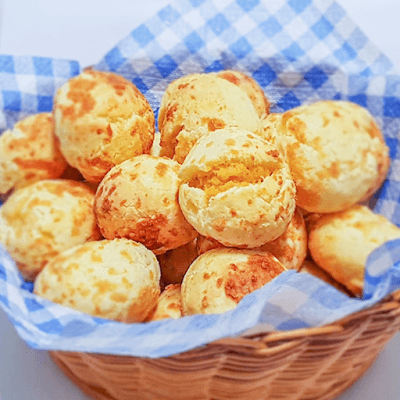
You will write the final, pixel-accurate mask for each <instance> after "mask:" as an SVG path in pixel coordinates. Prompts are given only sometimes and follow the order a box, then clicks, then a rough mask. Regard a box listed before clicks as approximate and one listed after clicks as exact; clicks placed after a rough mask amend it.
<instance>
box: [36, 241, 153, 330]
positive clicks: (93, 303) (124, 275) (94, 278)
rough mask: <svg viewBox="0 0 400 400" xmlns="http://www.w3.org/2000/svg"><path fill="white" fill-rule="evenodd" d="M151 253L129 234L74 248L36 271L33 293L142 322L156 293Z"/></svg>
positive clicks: (92, 312)
mask: <svg viewBox="0 0 400 400" xmlns="http://www.w3.org/2000/svg"><path fill="white" fill-rule="evenodd" d="M159 280H160V268H159V266H158V262H157V259H156V257H155V256H154V254H153V253H152V252H151V251H150V250H148V249H146V247H144V246H143V245H142V244H140V243H136V242H134V241H132V240H127V239H115V240H101V241H97V242H88V243H85V244H82V245H79V246H76V247H73V248H71V249H69V250H67V251H65V252H63V253H62V254H60V255H59V256H57V257H55V258H53V259H52V260H51V261H50V262H49V263H48V264H47V265H46V266H45V268H44V269H43V270H42V272H41V273H40V274H39V275H38V277H37V279H36V281H35V285H34V293H36V294H37V295H39V296H42V297H45V298H46V299H48V300H50V301H53V302H54V303H58V304H61V305H63V306H66V307H70V308H73V309H75V310H78V311H81V312H84V313H86V314H90V315H93V316H96V317H103V318H108V319H112V320H115V321H121V322H129V323H131V322H142V321H144V319H145V318H146V317H147V316H148V314H149V313H150V312H151V310H152V309H153V308H154V306H155V305H156V303H157V299H158V296H159V295H160V285H159Z"/></svg>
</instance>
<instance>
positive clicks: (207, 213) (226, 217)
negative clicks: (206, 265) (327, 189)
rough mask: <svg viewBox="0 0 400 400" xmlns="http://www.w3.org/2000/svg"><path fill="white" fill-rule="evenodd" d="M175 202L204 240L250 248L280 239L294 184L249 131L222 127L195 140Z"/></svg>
mask: <svg viewBox="0 0 400 400" xmlns="http://www.w3.org/2000/svg"><path fill="white" fill-rule="evenodd" d="M179 177H180V178H181V179H182V184H181V186H180V188H179V203H180V206H181V209H182V212H183V214H184V215H185V217H186V219H187V220H188V221H189V222H190V224H191V225H193V226H194V227H195V228H196V230H197V231H198V232H199V233H200V234H201V235H203V236H207V237H211V238H213V239H215V240H217V241H218V242H220V243H222V244H223V245H225V246H230V247H243V248H247V247H249V248H253V247H258V246H261V245H263V244H264V243H266V242H268V241H271V240H274V239H276V238H277V237H279V236H280V235H282V234H283V233H284V232H285V230H286V228H287V226H288V224H289V222H290V220H291V219H292V216H293V213H294V209H295V186H294V183H293V180H292V178H291V175H290V171H289V168H288V165H287V163H286V162H285V160H284V159H283V158H282V156H281V155H280V153H279V151H278V150H277V149H276V147H275V146H273V145H271V144H269V143H267V142H266V141H264V140H262V139H261V138H259V137H258V136H256V135H254V134H253V133H251V132H249V131H245V130H239V129H234V128H230V129H221V130H220V131H219V132H218V135H213V134H212V133H211V134H207V135H205V136H203V137H202V138H200V139H199V141H198V142H197V143H196V145H195V146H194V147H193V149H192V150H191V151H190V153H189V155H188V156H187V157H186V160H185V162H184V163H183V164H182V166H181V169H180V170H179Z"/></svg>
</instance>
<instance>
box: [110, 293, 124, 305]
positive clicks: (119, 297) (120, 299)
mask: <svg viewBox="0 0 400 400" xmlns="http://www.w3.org/2000/svg"><path fill="white" fill-rule="evenodd" d="M110 299H111V300H113V301H115V302H116V303H125V302H126V301H127V300H128V296H127V295H125V294H122V293H112V294H111V296H110Z"/></svg>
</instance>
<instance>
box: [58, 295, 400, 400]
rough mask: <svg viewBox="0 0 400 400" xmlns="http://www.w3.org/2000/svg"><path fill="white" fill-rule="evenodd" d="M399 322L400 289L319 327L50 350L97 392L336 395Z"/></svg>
mask: <svg viewBox="0 0 400 400" xmlns="http://www.w3.org/2000/svg"><path fill="white" fill-rule="evenodd" d="M399 330H400V290H399V291H397V292H395V293H393V294H392V295H390V296H388V297H386V298H385V299H384V300H383V301H381V302H380V303H378V304H376V305H375V306H373V307H370V308H368V309H366V310H363V311H360V312H357V313H354V314H352V315H350V316H348V317H346V318H344V319H342V320H340V321H338V322H336V323H333V324H330V325H326V326H323V327H319V328H308V329H297V330H293V331H287V332H271V333H269V334H263V335H258V336H253V337H248V338H227V339H223V340H218V341H215V342H213V343H210V344H208V345H206V346H203V347H200V348H197V349H194V350H191V351H188V352H185V353H182V354H177V355H174V356H171V357H165V358H158V359H150V358H141V357H131V356H113V355H101V354H89V353H74V352H60V351H53V352H50V355H51V356H52V358H53V360H54V361H55V363H56V364H57V365H58V366H59V367H60V368H61V370H62V371H63V372H64V373H65V374H66V375H67V376H68V377H69V378H70V379H71V380H72V381H73V382H74V383H75V384H77V385H78V386H79V387H80V388H81V389H82V390H83V391H84V392H85V393H87V394H89V395H90V396H92V397H93V398H94V399H98V400H131V399H141V400H142V399H143V400H145V399H146V400H147V399H148V400H150V399H152V400H153V399H156V400H167V399H168V400H181V399H182V400H183V399H188V400H211V399H219V400H225V399H226V400H227V399H229V400H238V399H246V400H247V399H252V400H256V399H264V400H278V399H279V400H286V399H287V400H289V399H290V400H329V399H333V398H335V397H336V396H338V395H339V394H340V393H342V392H343V391H344V390H345V389H346V388H348V387H349V386H350V385H352V384H353V383H354V382H355V381H356V380H357V379H359V378H360V377H361V376H362V375H363V374H364V372H365V371H366V370H367V369H368V368H369V367H370V365H371V364H372V363H373V362H374V360H375V359H376V357H377V356H378V355H379V353H380V352H381V350H382V349H383V347H384V346H385V345H386V344H387V343H388V342H389V340H390V339H391V338H392V337H393V336H394V335H395V334H396V333H397V332H398V331H399Z"/></svg>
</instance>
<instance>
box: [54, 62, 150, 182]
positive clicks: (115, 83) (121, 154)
mask: <svg viewBox="0 0 400 400" xmlns="http://www.w3.org/2000/svg"><path fill="white" fill-rule="evenodd" d="M53 113H54V119H55V134H56V136H57V137H58V139H59V141H60V148H61V151H62V153H63V155H64V156H65V158H66V159H67V161H68V163H69V164H70V165H72V166H73V167H75V168H77V169H78V170H79V171H80V172H81V173H82V175H83V176H84V177H85V179H87V180H88V181H90V182H100V180H101V179H102V178H103V177H104V175H105V174H106V173H107V172H108V171H109V170H110V169H111V168H112V167H113V166H114V165H117V164H119V163H121V162H122V161H125V160H126V159H128V158H131V157H133V156H136V155H139V154H146V153H149V152H150V148H151V145H152V143H153V137H154V132H155V120H154V113H153V111H152V109H151V107H150V105H149V103H148V102H147V100H146V98H145V97H144V96H143V94H142V93H141V92H140V91H139V90H138V89H137V88H136V86H135V85H134V84H133V83H132V82H130V81H128V80H127V79H125V78H123V77H122V76H119V75H116V74H113V73H110V72H100V71H94V70H86V71H84V72H83V73H81V74H80V75H78V76H76V77H74V78H72V79H70V80H69V81H68V82H67V83H65V84H64V85H63V86H62V87H61V88H60V89H59V90H58V91H57V94H56V96H55V100H54V110H53Z"/></svg>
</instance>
